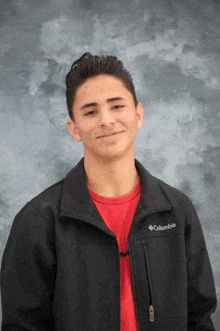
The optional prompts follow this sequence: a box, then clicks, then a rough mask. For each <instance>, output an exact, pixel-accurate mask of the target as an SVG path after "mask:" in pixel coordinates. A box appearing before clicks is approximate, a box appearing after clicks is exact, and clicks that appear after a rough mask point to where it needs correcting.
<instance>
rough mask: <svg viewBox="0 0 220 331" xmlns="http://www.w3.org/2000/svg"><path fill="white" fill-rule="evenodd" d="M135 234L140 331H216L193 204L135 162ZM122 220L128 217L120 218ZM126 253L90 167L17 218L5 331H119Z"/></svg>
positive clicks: (6, 270) (7, 275)
mask: <svg viewBox="0 0 220 331" xmlns="http://www.w3.org/2000/svg"><path fill="white" fill-rule="evenodd" d="M136 167H137V170H138V172H139V175H140V177H141V182H142V194H141V200H140V203H139V205H138V208H137V211H136V214H135V217H134V221H133V225H132V228H131V231H130V234H129V252H130V255H131V261H132V273H133V283H134V298H135V303H136V311H137V319H138V324H139V329H140V331H151V330H154V331H186V330H199V331H208V330H209V331H211V330H214V326H213V324H212V321H211V313H213V312H214V310H215V306H216V294H215V288H214V282H213V275H212V271H211V267H210V262H209V258H208V254H207V249H206V245H205V242H204V237H203V234H202V230H201V226H200V222H199V220H198V217H197V215H196V212H195V209H194V207H193V205H192V203H191V202H190V200H189V199H188V198H187V197H186V196H185V195H184V194H183V193H181V192H179V191H178V190H176V189H174V188H172V187H170V186H169V185H167V184H165V183H164V182H162V181H160V180H158V179H156V178H155V177H153V176H151V175H150V174H149V173H148V172H147V171H146V170H145V168H144V167H143V166H142V165H141V164H140V163H139V162H138V161H136ZM119 217H120V215H119ZM119 299H120V298H119V251H118V245H117V241H116V238H115V236H114V234H113V233H112V232H111V231H110V230H109V229H108V228H107V227H106V225H105V223H104V221H103V220H102V218H101V216H100V215H99V213H98V211H97V209H96V208H95V206H94V205H93V203H92V201H91V197H90V195H89V193H88V190H87V185H86V174H85V171H84V166H83V159H82V160H81V161H80V162H79V163H78V164H77V165H76V166H75V168H73V169H72V170H71V171H70V172H69V174H68V175H67V176H66V178H65V179H63V180H61V181H59V182H58V183H56V184H55V185H53V186H51V187H50V188H48V189H46V190H45V191H44V192H42V193H41V194H40V195H38V196H37V197H35V198H34V199H32V200H31V201H30V202H28V203H27V204H26V206H25V207H24V208H23V209H22V210H21V211H20V212H19V213H18V214H17V216H16V217H15V220H14V223H13V225H12V229H11V233H10V235H9V239H8V242H7V245H6V248H5V252H4V255H3V260H2V312H3V319H2V330H4V331H6V330H16V331H21V330H22V331H25V330H29V331H44V330H45V331H46V330H59V331H85V330H86V331H117V330H118V331H119V325H120V313H119Z"/></svg>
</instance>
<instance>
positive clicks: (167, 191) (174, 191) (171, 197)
mask: <svg viewBox="0 0 220 331" xmlns="http://www.w3.org/2000/svg"><path fill="white" fill-rule="evenodd" d="M138 164H139V170H141V173H142V175H144V176H143V178H144V179H145V180H146V183H145V184H146V190H148V187H147V185H150V186H151V187H155V188H158V187H159V189H160V191H161V192H162V193H163V195H164V196H165V198H166V200H168V201H169V202H170V203H171V204H172V203H174V202H179V203H187V204H188V203H190V202H191V200H190V198H189V197H188V196H187V195H186V194H185V193H183V192H182V191H181V190H180V189H179V188H177V187H174V186H172V185H170V184H168V183H167V182H165V181H163V180H162V179H160V178H158V177H156V176H154V175H152V174H151V173H150V172H149V171H148V170H147V169H146V168H145V167H144V166H143V165H142V164H140V163H139V162H138ZM155 191H157V190H155Z"/></svg>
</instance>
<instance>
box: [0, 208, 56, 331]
mask: <svg viewBox="0 0 220 331" xmlns="http://www.w3.org/2000/svg"><path fill="white" fill-rule="evenodd" d="M53 237H54V235H53V222H52V217H51V219H49V217H45V215H43V214H41V212H40V211H39V209H38V208H36V207H34V206H33V205H32V204H31V203H28V204H27V205H26V206H25V207H24V208H23V209H22V210H21V211H20V212H19V213H18V214H17V215H16V217H15V220H14V222H13V225H12V228H11V232H10V235H9V238H8V242H7V244H6V248H5V251H4V254H3V259H2V268H1V297H2V329H1V330H2V331H6V330H7V331H9V330H14V331H15V330H16V331H21V330H22V331H26V330H29V331H39V330H41V331H45V330H54V327H53V317H52V302H53V293H54V283H55V269H56V258H55V245H54V239H53Z"/></svg>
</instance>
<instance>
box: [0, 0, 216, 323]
mask: <svg viewBox="0 0 220 331" xmlns="http://www.w3.org/2000/svg"><path fill="white" fill-rule="evenodd" d="M0 25H1V27H0V33H1V37H0V38H1V39H0V50H1V64H0V72H1V90H0V107H1V108H0V111H1V113H0V123H1V136H0V142H1V143H0V146H1V147H0V155H1V165H0V178H1V182H0V183H1V184H0V204H1V208H0V210H1V219H0V257H2V253H3V250H4V247H5V244H6V241H7V238H8V234H9V231H10V228H11V224H12V222H13V218H14V216H15V214H16V213H17V212H18V211H19V210H20V209H21V208H22V207H23V205H24V204H25V203H26V202H27V201H29V200H30V199H31V198H33V197H34V196H35V195H37V194H38V193H40V192H41V191H42V190H43V189H45V188H47V187H48V186H49V185H52V184H53V183H54V182H56V181H58V180H59V179H61V178H62V177H63V176H65V175H66V173H67V172H68V171H69V170H70V169H71V168H72V167H73V166H74V165H75V164H76V162H78V161H79V160H80V158H81V157H82V156H83V147H82V145H81V144H80V143H79V144H78V143H76V142H75V141H74V139H73V138H72V137H71V136H70V134H69V133H68V131H67V129H66V121H67V120H68V113H67V108H66V101H65V75H66V74H67V72H68V71H69V69H70V66H71V64H72V63H73V61H75V60H76V59H77V58H79V57H80V56H81V55H82V54H83V53H85V52H87V51H88V52H91V53H92V54H98V55H102V54H104V55H107V54H108V55H116V56H117V57H119V59H121V60H122V61H123V62H124V65H125V68H126V69H127V70H129V71H130V73H131V74H132V77H133V80H134V84H135V87H136V92H137V96H138V101H140V102H141V103H143V105H144V108H145V118H144V123H143V127H142V128H141V129H140V130H139V133H138V135H137V138H136V158H137V159H138V160H139V161H141V162H142V163H143V165H144V166H145V167H146V168H147V169H148V170H149V171H150V172H151V174H152V175H155V176H157V177H159V178H160V179H162V180H164V181H165V182H167V183H168V184H170V185H172V186H174V187H176V188H178V189H180V190H181V191H183V192H184V193H185V194H187V195H188V196H189V197H190V199H191V200H192V201H193V203H194V205H195V207H196V210H197V212H198V215H199V218H200V220H201V224H202V227H203V231H204V235H205V238H206V243H207V247H208V251H209V255H210V260H211V264H212V268H213V272H214V278H215V283H216V289H217V295H218V299H220V258H219V254H220V253H219V252H220V216H219V215H220V4H219V3H218V1H217V0H215V1H214V0H187V1H186V0H109V1H108V0H82V1H80V0H79V1H77V0H62V1H61V0H60V1H59V0H39V1H34V0H29V1H26V0H9V1H1V5H0ZM218 309H219V308H218ZM218 314H219V312H217V313H216V314H215V317H214V318H215V323H216V325H217V323H219V322H218V318H219V317H218Z"/></svg>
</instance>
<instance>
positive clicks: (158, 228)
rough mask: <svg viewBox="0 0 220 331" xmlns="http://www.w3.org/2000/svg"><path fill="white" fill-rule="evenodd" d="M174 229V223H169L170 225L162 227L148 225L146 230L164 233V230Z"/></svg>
mask: <svg viewBox="0 0 220 331" xmlns="http://www.w3.org/2000/svg"><path fill="white" fill-rule="evenodd" d="M175 227H176V223H171V224H168V225H164V226H161V225H150V226H149V227H148V229H149V230H151V231H164V230H170V229H172V228H175Z"/></svg>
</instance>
